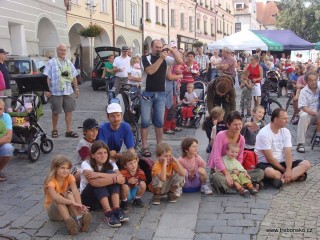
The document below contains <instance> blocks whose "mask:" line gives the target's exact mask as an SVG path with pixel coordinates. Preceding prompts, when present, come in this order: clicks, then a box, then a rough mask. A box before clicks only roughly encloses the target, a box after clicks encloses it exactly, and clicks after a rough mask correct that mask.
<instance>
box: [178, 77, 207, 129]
mask: <svg viewBox="0 0 320 240" xmlns="http://www.w3.org/2000/svg"><path fill="white" fill-rule="evenodd" d="M193 85H194V92H195V93H196V94H197V96H198V99H199V101H198V102H197V105H196V106H195V108H194V109H193V117H192V119H191V121H190V123H191V124H190V127H194V128H198V127H199V126H200V121H201V118H202V116H203V117H205V115H206V108H207V106H206V99H207V95H206V94H207V87H206V84H205V83H204V82H202V81H196V82H194V83H193ZM183 106H185V104H183V103H180V104H179V105H178V106H177V111H176V119H177V121H176V124H177V126H182V122H183V119H182V107H183Z"/></svg>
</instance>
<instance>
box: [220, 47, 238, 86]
mask: <svg viewBox="0 0 320 240" xmlns="http://www.w3.org/2000/svg"><path fill="white" fill-rule="evenodd" d="M236 66H237V61H236V60H235V59H234V58H233V57H231V50H230V49H229V48H227V47H224V48H223V49H222V58H221V62H220V64H218V65H217V66H216V68H217V69H218V70H220V71H222V72H223V73H224V74H227V75H229V76H231V77H232V79H233V83H235V77H236Z"/></svg>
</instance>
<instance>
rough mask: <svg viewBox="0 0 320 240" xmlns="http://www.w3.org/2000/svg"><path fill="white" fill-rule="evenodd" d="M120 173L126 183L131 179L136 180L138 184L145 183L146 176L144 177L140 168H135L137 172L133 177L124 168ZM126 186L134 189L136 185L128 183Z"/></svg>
mask: <svg viewBox="0 0 320 240" xmlns="http://www.w3.org/2000/svg"><path fill="white" fill-rule="evenodd" d="M120 172H121V174H122V176H123V177H124V179H125V180H126V181H128V180H129V179H130V178H132V177H134V178H136V179H138V183H139V182H141V181H144V182H145V181H146V175H145V173H144V171H142V170H141V169H140V168H137V171H136V173H135V174H134V175H131V174H130V172H129V171H128V170H127V169H126V168H125V169H122V170H121V171H120ZM128 186H129V188H130V189H131V188H134V187H136V185H134V184H129V183H128Z"/></svg>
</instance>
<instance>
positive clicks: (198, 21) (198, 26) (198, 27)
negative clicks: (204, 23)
mask: <svg viewBox="0 0 320 240" xmlns="http://www.w3.org/2000/svg"><path fill="white" fill-rule="evenodd" d="M197 30H200V18H198V19H197Z"/></svg>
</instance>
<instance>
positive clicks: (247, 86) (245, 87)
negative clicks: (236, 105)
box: [240, 70, 252, 117]
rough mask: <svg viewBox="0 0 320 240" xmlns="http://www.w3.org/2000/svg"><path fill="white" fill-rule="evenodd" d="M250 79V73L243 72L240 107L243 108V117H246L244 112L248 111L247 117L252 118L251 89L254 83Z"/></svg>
mask: <svg viewBox="0 0 320 240" xmlns="http://www.w3.org/2000/svg"><path fill="white" fill-rule="evenodd" d="M248 77H249V71H248V70H246V71H243V73H242V75H241V84H240V88H241V89H242V91H241V101H240V107H241V117H244V110H247V115H246V117H250V115H251V114H250V111H251V101H252V96H251V89H252V82H251V80H250V79H249V78H248Z"/></svg>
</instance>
